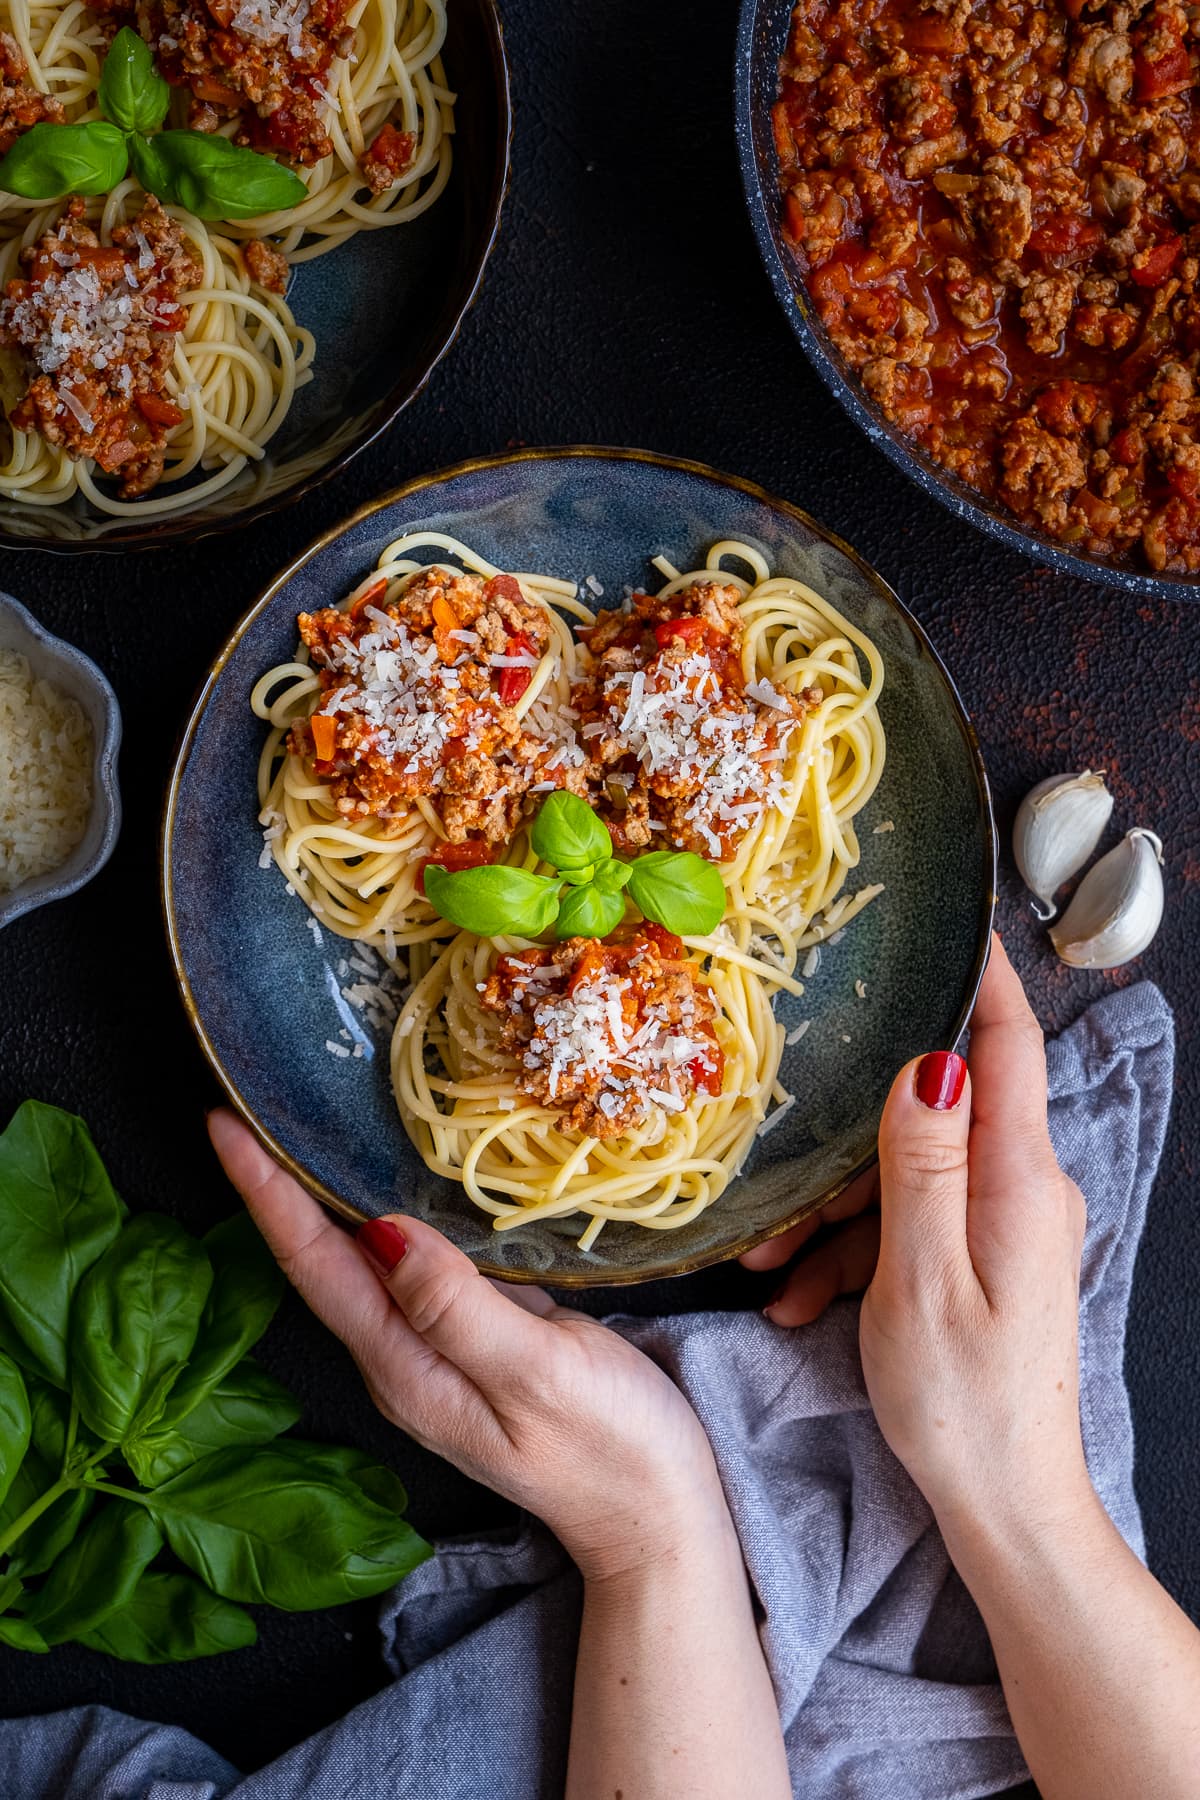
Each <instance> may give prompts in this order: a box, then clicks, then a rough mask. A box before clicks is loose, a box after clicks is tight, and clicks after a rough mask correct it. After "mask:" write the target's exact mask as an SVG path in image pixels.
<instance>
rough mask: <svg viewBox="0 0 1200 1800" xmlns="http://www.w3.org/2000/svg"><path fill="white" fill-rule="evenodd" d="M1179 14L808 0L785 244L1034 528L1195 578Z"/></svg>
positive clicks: (801, 13)
mask: <svg viewBox="0 0 1200 1800" xmlns="http://www.w3.org/2000/svg"><path fill="white" fill-rule="evenodd" d="M1195 21H1196V12H1195V9H1194V8H1185V7H1184V6H1183V5H1181V4H1177V3H1176V0H1149V3H1147V0H1133V3H1132V4H1128V5H1123V4H1113V3H1112V0H1065V4H1064V5H1063V7H1061V8H1042V7H1039V6H1037V5H1035V4H1032V3H1031V0H975V4H972V3H971V0H931V3H929V4H925V5H922V4H914V3H913V0H801V3H800V5H799V6H797V8H796V10H795V12H794V14H793V17H792V26H791V35H790V38H789V43H788V48H787V52H786V54H785V56H784V58H783V60H782V62H781V64H780V95H779V100H778V103H777V105H776V108H775V113H774V124H775V139H776V145H777V150H778V157H779V164H780V179H781V183H782V189H783V197H784V215H785V231H786V233H787V235H788V237H789V239H790V241H791V242H792V243H793V244H794V246H795V249H796V253H797V257H798V260H799V264H800V269H801V272H802V274H803V275H804V277H805V280H806V284H807V286H808V289H809V292H810V294H811V296H812V298H813V301H814V303H815V305H816V308H817V310H818V312H819V313H820V316H821V318H822V319H823V321H824V323H825V325H826V327H827V329H828V330H829V332H830V334H831V336H832V338H833V341H834V343H835V344H836V346H837V348H838V349H839V350H840V351H841V352H842V354H843V356H844V357H845V358H846V360H847V361H848V362H849V363H850V365H851V366H852V367H853V368H854V369H856V370H857V371H858V372H859V375H860V378H861V380H862V383H863V386H864V387H865V389H866V390H867V392H868V394H870V395H871V396H872V397H873V398H874V399H875V400H876V401H877V402H878V404H879V405H880V407H881V408H882V410H883V411H884V412H885V413H886V414H887V416H888V417H889V418H890V419H892V420H893V421H894V422H895V423H896V424H897V425H898V426H900V428H901V429H902V430H903V431H905V432H906V433H907V434H908V435H909V436H911V437H913V438H915V439H916V440H917V442H918V443H919V444H921V445H922V446H923V447H924V448H925V449H926V450H927V451H928V452H929V453H930V454H931V455H932V456H934V457H935V458H936V459H937V460H938V461H939V462H941V463H943V464H944V465H945V466H946V467H947V468H948V469H951V470H953V471H954V473H955V474H957V475H958V476H960V477H961V478H962V479H963V480H964V481H966V482H968V483H969V484H970V485H971V486H973V487H975V488H977V489H978V490H979V491H980V492H981V493H983V494H985V495H987V496H988V497H989V498H990V497H992V496H997V497H998V498H999V499H1001V500H1002V501H1004V502H1005V504H1006V505H1007V506H1009V507H1010V508H1011V509H1012V511H1013V512H1014V513H1015V514H1016V515H1017V516H1018V517H1019V518H1020V519H1022V520H1023V521H1025V522H1026V523H1028V524H1030V525H1033V526H1036V527H1039V528H1041V529H1042V530H1043V531H1046V532H1048V533H1050V534H1052V535H1053V536H1055V537H1057V538H1059V539H1061V540H1062V541H1064V542H1065V543H1068V544H1071V545H1075V546H1078V547H1079V548H1081V549H1084V550H1088V551H1091V552H1093V553H1095V554H1099V555H1107V556H1121V555H1125V554H1129V553H1133V554H1134V555H1135V557H1140V558H1142V559H1144V561H1145V562H1147V563H1149V565H1150V567H1151V568H1153V569H1170V570H1181V571H1195V570H1198V569H1200V395H1198V394H1197V377H1198V373H1200V291H1198V289H1197V277H1198V274H1200V173H1197V172H1196V168H1197V158H1196V151H1197V137H1198V132H1200V126H1198V123H1197V116H1196V111H1195V109H1194V108H1193V104H1192V94H1193V89H1194V86H1195V82H1196V75H1197V67H1196V33H1197V31H1198V30H1200V26H1198V25H1197V23H1196V22H1195Z"/></svg>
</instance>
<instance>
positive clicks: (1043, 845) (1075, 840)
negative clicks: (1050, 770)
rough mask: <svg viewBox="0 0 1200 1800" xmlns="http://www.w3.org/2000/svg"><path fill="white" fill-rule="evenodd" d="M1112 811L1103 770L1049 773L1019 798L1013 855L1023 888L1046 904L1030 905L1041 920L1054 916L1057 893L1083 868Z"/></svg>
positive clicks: (1111, 799) (1098, 840)
mask: <svg viewBox="0 0 1200 1800" xmlns="http://www.w3.org/2000/svg"><path fill="white" fill-rule="evenodd" d="M1112 809H1113V797H1112V795H1111V794H1110V793H1109V791H1108V789H1107V788H1106V787H1105V785H1104V771H1103V769H1084V770H1083V772H1082V774H1079V775H1050V776H1048V777H1047V779H1046V780H1045V781H1039V782H1038V784H1037V786H1036V787H1035V788H1031V789H1030V791H1029V793H1027V794H1026V796H1025V798H1024V800H1022V802H1021V804H1020V807H1019V808H1018V810H1017V816H1016V819H1015V821H1014V823H1013V856H1014V857H1015V858H1016V863H1017V868H1018V869H1019V870H1020V872H1021V880H1022V881H1023V882H1024V883H1025V886H1026V887H1027V888H1028V889H1029V891H1030V893H1031V894H1035V895H1036V896H1037V898H1038V899H1039V900H1040V901H1041V902H1042V904H1043V906H1046V907H1048V908H1049V911H1048V912H1041V911H1039V910H1038V908H1036V907H1035V908H1034V910H1035V912H1037V913H1038V917H1039V918H1040V919H1052V918H1053V917H1054V915H1055V913H1056V912H1057V910H1058V909H1057V907H1056V906H1055V904H1054V896H1055V894H1057V892H1058V890H1059V888H1060V887H1061V886H1062V884H1063V882H1064V881H1069V880H1070V879H1071V877H1072V875H1074V874H1075V873H1076V872H1077V871H1078V870H1079V869H1082V867H1083V865H1084V863H1085V862H1086V861H1087V859H1088V857H1089V856H1090V855H1091V854H1092V851H1093V850H1094V849H1095V848H1096V845H1097V844H1098V843H1099V842H1100V839H1101V837H1102V836H1103V833H1104V827H1105V826H1106V825H1107V824H1108V820H1109V815H1110V814H1111V812H1112Z"/></svg>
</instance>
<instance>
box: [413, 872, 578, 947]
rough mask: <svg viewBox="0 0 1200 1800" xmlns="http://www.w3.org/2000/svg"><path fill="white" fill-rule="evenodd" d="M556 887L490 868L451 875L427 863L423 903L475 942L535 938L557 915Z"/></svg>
mask: <svg viewBox="0 0 1200 1800" xmlns="http://www.w3.org/2000/svg"><path fill="white" fill-rule="evenodd" d="M558 888H559V884H558V882H557V881H553V880H551V879H550V877H549V876H547V875H533V874H531V873H530V871H529V870H528V869H510V868H508V867H507V865H505V864H504V863H492V864H489V865H488V866H487V867H485V868H480V869H457V870H455V871H454V873H453V874H449V873H447V871H446V870H445V869H442V868H439V866H438V865H437V864H436V863H430V864H428V865H427V866H426V869H425V898H426V899H427V900H428V902H429V904H430V906H432V908H433V910H434V912H436V913H440V914H441V916H442V918H443V919H449V921H450V923H451V924H452V925H458V926H460V927H461V929H462V930H463V931H473V932H474V933H475V935H476V936H477V937H508V936H513V937H530V938H532V937H537V936H538V935H539V934H540V933H541V932H543V931H545V929H546V927H547V926H548V925H551V924H553V922H554V917H555V914H556V913H557V911H558Z"/></svg>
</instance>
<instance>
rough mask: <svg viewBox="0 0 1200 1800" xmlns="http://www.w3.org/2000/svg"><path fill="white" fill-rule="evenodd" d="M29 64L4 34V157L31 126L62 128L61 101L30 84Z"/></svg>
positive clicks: (0, 104) (0, 115)
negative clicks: (55, 126) (57, 126)
mask: <svg viewBox="0 0 1200 1800" xmlns="http://www.w3.org/2000/svg"><path fill="white" fill-rule="evenodd" d="M28 75H29V64H28V63H27V62H26V60H25V53H24V51H23V50H22V49H21V46H20V45H19V44H18V42H17V40H16V38H14V37H12V36H11V35H10V33H9V32H7V31H0V156H6V155H7V154H8V152H9V151H10V150H11V149H12V147H13V145H14V144H15V143H16V141H17V139H18V138H19V137H21V136H23V134H24V133H25V132H27V131H28V130H29V129H30V127H31V126H34V125H41V124H43V123H45V124H50V125H59V124H61V123H62V120H63V116H64V114H63V105H62V102H61V100H55V99H54V98H53V96H52V95H50V94H39V93H38V91H37V89H36V88H33V87H30V85H29V81H28Z"/></svg>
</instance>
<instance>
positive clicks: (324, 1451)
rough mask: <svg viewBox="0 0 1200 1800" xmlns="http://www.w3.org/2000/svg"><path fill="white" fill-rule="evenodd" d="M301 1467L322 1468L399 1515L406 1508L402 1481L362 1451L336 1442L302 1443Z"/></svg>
mask: <svg viewBox="0 0 1200 1800" xmlns="http://www.w3.org/2000/svg"><path fill="white" fill-rule="evenodd" d="M304 1466H305V1468H307V1469H323V1470H325V1471H326V1473H328V1474H330V1475H337V1476H340V1477H342V1478H343V1479H345V1480H348V1481H350V1482H352V1483H353V1484H354V1486H355V1487H356V1488H358V1490H359V1492H360V1493H363V1494H365V1495H366V1497H367V1499H368V1500H374V1502H375V1504H376V1505H377V1506H382V1507H383V1509H384V1510H385V1512H394V1513H396V1514H397V1515H402V1514H403V1513H404V1512H405V1511H406V1510H407V1507H408V1494H407V1493H406V1492H405V1488H404V1483H403V1482H402V1481H401V1479H400V1477H399V1476H398V1475H397V1474H396V1473H395V1471H394V1470H392V1469H389V1468H386V1467H385V1466H384V1464H383V1463H377V1462H376V1461H375V1459H374V1457H373V1456H370V1455H368V1453H367V1452H366V1451H365V1450H351V1449H346V1448H344V1447H343V1446H342V1445H340V1444H306V1445H305V1449H304Z"/></svg>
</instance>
